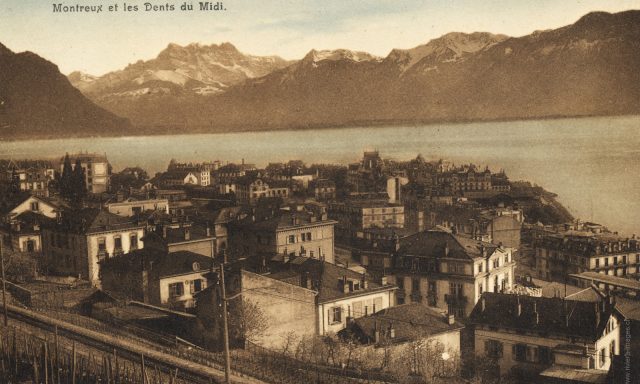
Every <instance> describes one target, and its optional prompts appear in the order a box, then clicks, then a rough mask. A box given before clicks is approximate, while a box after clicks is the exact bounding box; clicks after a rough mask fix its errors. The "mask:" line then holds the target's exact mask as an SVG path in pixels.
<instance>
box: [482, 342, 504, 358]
mask: <svg viewBox="0 0 640 384" xmlns="http://www.w3.org/2000/svg"><path fill="white" fill-rule="evenodd" d="M502 348H503V346H502V343H501V342H499V341H497V340H487V341H485V342H484V352H485V354H486V355H487V356H489V357H494V358H498V357H502Z"/></svg>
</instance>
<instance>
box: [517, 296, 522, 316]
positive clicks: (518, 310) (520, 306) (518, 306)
mask: <svg viewBox="0 0 640 384" xmlns="http://www.w3.org/2000/svg"><path fill="white" fill-rule="evenodd" d="M516 310H517V312H518V317H520V315H522V304H520V298H518V304H517V306H516Z"/></svg>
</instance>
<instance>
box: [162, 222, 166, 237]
mask: <svg viewBox="0 0 640 384" xmlns="http://www.w3.org/2000/svg"><path fill="white" fill-rule="evenodd" d="M162 238H163V239H166V238H167V226H166V225H163V226H162Z"/></svg>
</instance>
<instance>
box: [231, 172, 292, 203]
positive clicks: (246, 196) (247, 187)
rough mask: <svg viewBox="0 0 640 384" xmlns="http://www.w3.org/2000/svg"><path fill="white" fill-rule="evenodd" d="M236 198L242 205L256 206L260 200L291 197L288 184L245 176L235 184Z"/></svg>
mask: <svg viewBox="0 0 640 384" xmlns="http://www.w3.org/2000/svg"><path fill="white" fill-rule="evenodd" d="M235 193H236V198H237V200H238V202H239V203H240V204H245V205H255V204H256V203H257V202H258V200H259V199H260V198H265V197H280V198H283V199H286V198H287V197H289V193H290V190H289V187H288V185H287V183H286V182H282V181H276V180H266V179H262V178H260V177H255V176H244V177H242V178H240V179H238V180H237V181H236V183H235Z"/></svg>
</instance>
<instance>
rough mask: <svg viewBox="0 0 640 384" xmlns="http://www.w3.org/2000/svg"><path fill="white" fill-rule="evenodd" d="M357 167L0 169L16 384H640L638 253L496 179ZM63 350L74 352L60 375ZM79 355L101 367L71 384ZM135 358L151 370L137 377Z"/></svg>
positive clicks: (416, 161)
mask: <svg viewBox="0 0 640 384" xmlns="http://www.w3.org/2000/svg"><path fill="white" fill-rule="evenodd" d="M429 155H431V154H429ZM353 156H354V158H355V157H361V159H360V160H359V161H358V162H354V163H351V164H305V163H304V162H303V161H301V160H290V161H288V162H285V163H275V162H274V163H269V164H268V165H266V166H265V167H264V168H260V167H258V166H256V165H255V164H251V163H250V162H248V161H245V159H238V160H235V162H228V161H221V160H203V161H202V162H200V163H192V162H182V161H181V160H179V159H178V160H176V159H167V162H168V164H167V166H166V171H163V172H159V173H157V174H155V175H150V174H148V173H147V171H146V170H144V169H142V168H140V167H138V166H135V165H134V164H129V167H126V168H123V169H114V168H113V167H112V166H111V164H110V163H109V159H108V157H107V154H100V153H88V152H80V153H67V154H60V157H59V158H57V159H54V160H51V159H31V160H18V159H14V160H0V215H1V217H2V220H1V223H0V239H1V242H2V243H1V244H2V246H1V247H0V254H1V255H2V283H3V307H4V321H5V323H4V324H5V325H7V324H9V325H13V326H14V327H17V328H16V329H18V328H19V329H21V330H23V331H24V330H25V329H31V328H33V327H36V328H38V327H39V328H40V329H41V331H42V332H45V336H42V339H43V340H45V339H46V340H47V341H45V342H44V344H43V345H44V349H43V351H44V352H42V353H43V356H44V357H43V359H44V360H43V361H44V362H42V361H38V362H36V359H32V361H33V364H32V365H29V364H27V366H28V369H27V368H25V369H23V370H22V371H23V372H27V371H28V372H33V377H34V379H33V380H34V382H45V380H44V379H43V378H44V377H47V380H48V382H53V383H61V382H67V381H64V380H62V381H61V376H60V375H61V372H62V375H63V376H64V375H67V376H65V377H71V376H73V382H74V383H75V382H76V381H75V377H76V376H75V375H76V370H77V369H83V370H85V372H89V373H91V375H93V376H91V377H92V378H95V382H97V381H98V378H106V379H100V380H103V381H101V382H108V383H111V382H114V383H115V382H119V383H120V382H123V383H124V382H142V383H145V384H146V383H156V382H157V383H160V382H171V383H178V382H184V383H190V382H238V383H245V382H246V383H250V382H251V383H255V382H264V383H300V382H304V381H310V382H316V383H498V382H500V383H554V384H555V383H623V382H631V381H628V380H629V378H630V377H634V376H633V375H636V376H635V377H640V376H638V374H640V373H638V372H634V371H633V370H637V364H636V366H632V367H631V368H630V364H629V362H630V361H639V360H638V357H637V356H640V339H639V338H638V337H636V336H635V335H636V334H639V335H640V301H639V300H640V282H639V280H638V279H639V278H640V244H639V241H638V239H637V238H636V236H635V235H633V234H624V235H623V234H619V233H618V232H616V231H615V229H609V228H607V227H605V226H604V225H600V224H598V223H593V222H589V221H582V220H580V219H578V218H574V217H573V216H572V215H571V214H570V213H569V211H568V210H567V209H565V208H564V207H563V206H562V205H561V204H560V203H559V202H558V201H557V200H556V198H557V196H556V195H555V194H553V193H552V192H550V191H546V190H545V189H544V188H543V187H541V186H537V185H534V184H532V183H530V182H528V181H524V180H518V181H516V180H510V178H509V176H508V175H507V174H506V172H505V171H504V170H491V169H489V167H487V166H484V165H477V164H454V163H451V162H449V161H447V160H444V159H438V158H437V154H433V157H428V158H425V157H423V155H416V157H415V158H412V159H405V160H396V159H386V158H384V157H383V154H382V153H380V152H379V151H378V150H371V151H369V150H367V151H365V152H364V153H363V154H362V155H358V154H357V153H354V154H353ZM21 323H24V324H23V325H20V324H21ZM26 324H28V325H26ZM53 329H55V340H56V341H55V342H56V346H55V351H56V352H55V362H54V359H53V357H52V356H54V352H53V349H54V347H53V346H50V343H51V342H52V340H54V334H53V333H51V332H53V331H52V330H53ZM15 332H17V330H14V333H13V341H11V338H10V337H9V335H7V336H6V337H5V336H2V338H0V339H1V340H0V344H1V346H2V349H3V350H11V346H13V348H17V345H18V344H20V343H21V342H20V341H16V340H17V339H16V336H15V335H16V333H15ZM46 332H48V333H46ZM59 332H60V335H59ZM96 332H97V333H98V334H99V335H102V336H100V337H98V336H96V334H95V333H96ZM79 335H81V336H79ZM630 335H634V336H633V338H632V337H631V336H630ZM59 337H60V338H62V339H63V341H64V340H67V342H68V343H71V342H72V343H73V352H72V353H71V352H69V356H73V357H72V358H71V357H70V358H69V359H71V360H72V361H73V363H72V365H73V369H72V368H69V369H68V371H69V372H67V371H65V368H63V367H61V366H60V365H59V359H58V354H59V353H58V348H62V347H60V346H59V345H58V343H59V341H58V338H59ZM92 338H99V339H100V340H101V341H100V343H102V345H103V346H106V345H107V344H108V347H105V348H98V347H96V345H97V343H98V342H97V341H95V340H97V339H92ZM89 339H92V340H94V342H93V343H88V341H87V340H89ZM24 340H25V341H24V345H25V346H26V345H27V338H26V337H25V339H24ZM83 340H84V341H83ZM122 340H127V342H126V343H125V342H123V341H122ZM83 342H85V343H86V344H85V348H86V349H85V354H86V355H87V356H90V355H91V353H93V356H94V357H96V356H102V355H100V353H104V351H105V350H106V351H111V350H113V356H112V355H111V354H109V353H110V352H107V354H109V356H108V357H106V356H103V357H102V358H98V359H97V360H100V361H98V362H97V363H92V361H93V360H92V359H91V358H85V359H84V360H82V359H80V360H79V361H83V362H84V364H85V365H82V363H77V364H79V365H78V367H79V368H77V367H76V352H77V351H76V348H78V350H79V351H80V352H82V348H80V347H79V345H81V344H83ZM61 344H63V345H64V342H62V343H61ZM38 345H39V344H38ZM68 345H71V344H68ZM25 348H26V347H25ZM38 348H40V347H34V348H31V349H32V350H38ZM116 348H117V349H118V351H124V352H123V353H124V354H123V355H121V356H119V355H117V354H116ZM26 349H29V348H26ZM141 350H144V351H148V352H146V353H147V354H148V356H144V355H142V360H141V364H140V362H139V360H140V359H139V358H135V359H134V358H127V356H136V355H137V354H138V353H139V351H141ZM47 351H49V352H47ZM91 351H93V352H91ZM152 351H155V352H152ZM120 353H121V352H118V354H120ZM154 353H155V354H154ZM38 356H40V355H38ZM47 356H50V357H49V358H50V359H51V363H48V361H49V360H47V359H48V357H47ZM112 357H113V358H114V359H115V361H116V363H115V364H114V363H113V362H112V360H111V359H112ZM118 357H120V359H121V363H120V364H118V363H117V361H118ZM145 358H146V359H147V360H145ZM101 359H102V360H101ZM127 359H129V360H131V361H133V362H132V363H131V366H128V365H127V363H126V360H127ZM136 359H137V360H136ZM71 360H70V361H71ZM62 361H63V362H64V361H66V360H65V359H62ZM145 361H146V362H145ZM14 363H15V364H16V369H15V373H14V374H15V375H16V378H19V377H18V376H19V371H20V370H19V369H18V368H17V367H18V357H17V354H16V357H15V361H14ZM12 364H13V363H11V364H8V366H12ZM70 364H71V363H70ZM92 364H94V365H92ZM63 365H64V364H63ZM134 365H135V368H136V369H141V371H139V372H138V371H135V369H133V368H134ZM139 366H141V368H140V367H139ZM92 367H93V368H92ZM97 367H100V368H97ZM129 367H130V368H131V370H129ZM151 367H153V368H151ZM194 367H199V368H194ZM9 370H11V369H9ZM154 370H155V371H154ZM5 371H6V368H5V361H4V360H3V364H2V372H5ZM105 372H106V373H105ZM147 372H148V373H147ZM154 372H155V373H154ZM203 372H204V373H203ZM9 374H11V373H9ZM138 374H140V375H141V377H142V379H140V376H136V375H138ZM30 375H31V374H30ZM56 375H57V378H56ZM105 375H106V376H105ZM198 375H199V376H198ZM207 375H208V376H207ZM116 376H117V377H119V378H120V379H115V377H116ZM3 377H13V376H3ZM31 377H32V376H27V377H26V378H25V377H22V378H19V379H22V380H27V379H29V380H30V379H31ZM36 377H37V378H40V379H39V380H40V381H38V379H36ZM86 377H87V378H88V377H89V376H86ZM197 377H199V378H200V379H197ZM203 377H208V379H209V380H210V381H206V380H203V379H202V378H203ZM198 380H200V381H198ZM251 380H254V381H251ZM90 381H91V382H94V381H92V380H90ZM68 382H71V381H68ZM81 382H85V381H81ZM87 382H89V381H87Z"/></svg>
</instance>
